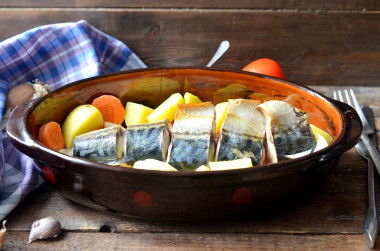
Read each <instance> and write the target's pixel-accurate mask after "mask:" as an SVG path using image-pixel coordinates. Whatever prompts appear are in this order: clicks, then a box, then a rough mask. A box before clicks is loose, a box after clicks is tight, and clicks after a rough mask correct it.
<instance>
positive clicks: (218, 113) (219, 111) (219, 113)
mask: <svg viewBox="0 0 380 251" xmlns="http://www.w3.org/2000/svg"><path fill="white" fill-rule="evenodd" d="M227 111H228V102H223V103H219V104H217V105H216V106H215V133H216V134H219V132H220V128H222V125H223V122H224V119H225V118H226V115H227Z"/></svg>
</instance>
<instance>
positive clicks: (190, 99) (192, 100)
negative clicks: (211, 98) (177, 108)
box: [183, 92, 202, 104]
mask: <svg viewBox="0 0 380 251" xmlns="http://www.w3.org/2000/svg"><path fill="white" fill-rule="evenodd" d="M183 97H184V98H185V104H196V103H202V100H201V99H200V98H198V97H197V96H195V95H193V94H191V93H190V92H186V93H185V95H183Z"/></svg>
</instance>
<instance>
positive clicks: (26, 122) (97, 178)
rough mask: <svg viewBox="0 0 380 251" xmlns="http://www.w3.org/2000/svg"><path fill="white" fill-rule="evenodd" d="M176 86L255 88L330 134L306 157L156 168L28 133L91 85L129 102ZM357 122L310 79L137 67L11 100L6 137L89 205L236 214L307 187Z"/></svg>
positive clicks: (62, 113) (354, 138)
mask: <svg viewBox="0 0 380 251" xmlns="http://www.w3.org/2000/svg"><path fill="white" fill-rule="evenodd" d="M186 91H188V92H191V93H193V94H195V95H197V96H198V97H200V98H201V99H202V100H203V101H211V102H213V103H214V104H217V103H219V102H222V101H226V100H227V99H229V98H249V97H252V96H255V95H256V97H259V96H260V95H261V94H264V95H261V96H266V95H269V96H271V97H272V98H273V99H285V98H288V100H290V99H291V100H292V102H293V105H295V106H297V107H298V108H301V109H303V110H304V111H306V112H307V113H308V115H309V117H310V122H311V123H312V124H314V125H316V126H318V127H320V128H322V129H323V130H325V131H327V132H329V133H330V134H331V135H332V136H333V138H334V141H333V143H332V144H331V145H329V146H328V147H327V148H324V149H322V150H320V151H318V152H315V153H312V154H309V155H307V156H304V157H301V158H298V159H292V160H286V161H283V162H280V163H276V164H268V165H262V166H258V167H254V168H246V169H236V170H226V171H211V172H194V171H180V172H163V171H151V170H138V169H132V168H125V167H120V166H110V165H106V164H100V163H95V162H91V161H87V160H84V159H80V158H76V157H71V156H68V155H65V154H62V153H60V152H56V151H53V150H50V149H48V148H46V147H44V146H43V145H41V144H40V143H39V142H38V141H37V140H36V137H37V132H38V128H39V127H40V126H41V125H42V124H44V123H46V122H48V121H51V120H54V121H57V122H59V123H63V121H64V118H65V117H66V116H67V115H68V113H69V112H70V111H71V110H72V109H73V108H74V107H76V106H78V105H79V104H84V103H90V102H91V101H92V100H93V99H94V98H96V97H97V96H99V95H101V94H106V93H108V94H113V95H116V96H118V97H119V98H120V99H121V100H122V102H123V103H124V104H125V103H126V102H127V101H134V102H137V103H142V104H145V105H148V106H150V107H152V108H154V107H156V106H157V105H158V104H160V103H161V102H162V101H163V100H165V99H166V98H167V97H169V95H170V94H172V93H175V92H180V93H182V94H184V93H185V92H186ZM257 93H260V95H257ZM289 98H290V99H289ZM361 130H362V126H361V122H360V119H359V117H358V115H357V113H356V112H355V110H354V109H353V108H351V107H350V106H348V105H346V104H344V103H341V102H339V101H335V100H332V99H330V98H328V97H325V96H324V95H322V94H320V93H318V92H316V91H314V90H312V89H310V88H307V87H305V86H302V85H298V84H295V83H292V82H290V81H286V80H281V79H277V78H272V77H268V76H263V75H259V74H254V73H247V72H242V71H231V70H222V69H207V68H168V69H167V68H165V69H142V70H132V71H125V72H118V73H114V74H108V75H103V76H99V77H93V78H89V79H85V80H81V81H78V82H75V83H72V84H69V85H66V86H64V87H62V88H60V89H57V90H55V91H53V92H52V93H49V94H48V95H46V96H44V97H42V98H40V99H37V100H33V101H31V102H29V103H26V104H24V105H20V106H18V107H17V108H16V109H15V110H14V111H13V112H12V114H11V118H10V120H9V123H8V126H7V132H8V135H9V137H10V139H11V141H12V143H13V144H14V145H15V146H16V147H17V148H18V149H19V150H20V151H21V152H23V153H25V154H26V155H28V156H30V157H32V158H33V159H34V160H35V163H36V165H37V166H38V168H39V169H40V170H41V172H43V173H44V174H45V176H46V178H47V180H49V181H50V183H51V184H52V185H53V186H54V187H55V188H56V189H57V190H58V191H59V192H60V194H62V195H63V196H65V197H67V198H69V199H71V200H73V201H76V202H78V203H80V204H83V205H86V206H89V207H92V208H95V209H99V210H104V211H108V212H112V213H116V214H120V215H126V216H129V217H137V218H144V219H155V220H194V219H208V218H216V217H218V218H219V217H225V216H231V215H242V214H243V213H247V212H251V211H252V210H253V209H255V208H257V207H260V206H263V205H266V204H267V203H270V202H273V201H276V200H279V199H281V198H285V196H290V195H291V194H295V193H297V192H305V191H309V190H311V189H313V188H315V187H317V186H319V185H320V184H321V183H323V181H324V180H325V179H326V177H327V176H328V174H329V173H330V171H331V170H333V168H334V167H335V166H336V165H337V162H338V159H339V156H340V155H341V154H342V153H343V152H345V151H346V150H348V149H350V148H351V147H353V146H354V145H355V144H356V143H357V142H358V140H359V136H360V133H361Z"/></svg>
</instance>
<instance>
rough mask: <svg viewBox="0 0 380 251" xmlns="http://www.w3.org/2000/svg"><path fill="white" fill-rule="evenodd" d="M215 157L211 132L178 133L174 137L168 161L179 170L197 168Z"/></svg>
mask: <svg viewBox="0 0 380 251" xmlns="http://www.w3.org/2000/svg"><path fill="white" fill-rule="evenodd" d="M213 157H214V142H213V140H212V138H211V137H210V135H209V134H201V135H186V134H176V135H174V136H173V138H172V143H171V151H170V158H169V161H168V163H169V164H170V165H171V166H173V167H174V168H176V169H178V170H195V169H197V168H198V167H199V166H201V165H207V164H208V162H209V161H210V160H211V159H212V158H213Z"/></svg>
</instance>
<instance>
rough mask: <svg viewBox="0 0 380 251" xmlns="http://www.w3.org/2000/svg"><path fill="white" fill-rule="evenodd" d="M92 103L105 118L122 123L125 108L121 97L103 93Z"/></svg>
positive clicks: (105, 119) (115, 122) (108, 120)
mask: <svg viewBox="0 0 380 251" xmlns="http://www.w3.org/2000/svg"><path fill="white" fill-rule="evenodd" d="M92 105H93V106H95V107H96V108H98V110H99V111H100V112H101V113H102V116H103V120H104V121H107V122H111V123H114V124H118V125H121V123H123V121H124V117H125V109H124V106H123V104H122V103H121V101H120V99H118V98H117V97H115V96H112V95H102V96H100V97H98V98H96V99H94V101H92Z"/></svg>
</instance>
